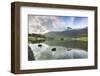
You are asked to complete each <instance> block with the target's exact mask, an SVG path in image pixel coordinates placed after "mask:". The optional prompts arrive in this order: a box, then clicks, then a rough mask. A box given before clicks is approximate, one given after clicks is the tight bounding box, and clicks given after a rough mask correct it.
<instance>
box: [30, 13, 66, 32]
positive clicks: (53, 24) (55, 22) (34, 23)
mask: <svg viewBox="0 0 100 76" xmlns="http://www.w3.org/2000/svg"><path fill="white" fill-rule="evenodd" d="M28 19H29V20H28V21H29V23H28V26H29V33H37V34H43V33H46V32H49V31H63V30H65V29H66V26H65V23H64V22H61V21H60V19H59V17H57V16H35V15H29V16H28Z"/></svg>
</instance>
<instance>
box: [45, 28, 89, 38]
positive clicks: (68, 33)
mask: <svg viewBox="0 0 100 76" xmlns="http://www.w3.org/2000/svg"><path fill="white" fill-rule="evenodd" d="M87 34H88V27H85V28H82V29H70V30H65V31H61V32H58V31H57V32H48V33H46V34H44V35H45V36H46V37H53V38H57V37H63V38H64V37H79V36H87Z"/></svg>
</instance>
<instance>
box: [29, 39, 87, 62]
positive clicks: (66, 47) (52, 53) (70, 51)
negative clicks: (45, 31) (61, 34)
mask: <svg viewBox="0 0 100 76" xmlns="http://www.w3.org/2000/svg"><path fill="white" fill-rule="evenodd" d="M87 44H88V43H87V42H85V41H77V40H76V41H75V40H71V41H65V40H62V41H61V40H60V41H59V40H47V41H44V42H38V43H29V44H28V46H29V48H30V50H31V52H30V50H29V49H28V60H29V61H31V60H57V59H84V58H88V50H87V49H88V48H87ZM32 53H33V54H32ZM32 57H34V58H32Z"/></svg>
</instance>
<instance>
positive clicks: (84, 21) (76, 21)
mask: <svg viewBox="0 0 100 76" xmlns="http://www.w3.org/2000/svg"><path fill="white" fill-rule="evenodd" d="M59 19H60V20H61V21H63V22H64V23H65V26H66V27H67V26H69V27H71V28H73V29H74V28H84V27H86V26H87V25H88V17H77V16H59Z"/></svg>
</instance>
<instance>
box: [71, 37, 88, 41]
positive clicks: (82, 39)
mask: <svg viewBox="0 0 100 76" xmlns="http://www.w3.org/2000/svg"><path fill="white" fill-rule="evenodd" d="M72 40H78V41H88V38H87V37H79V38H72Z"/></svg>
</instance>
